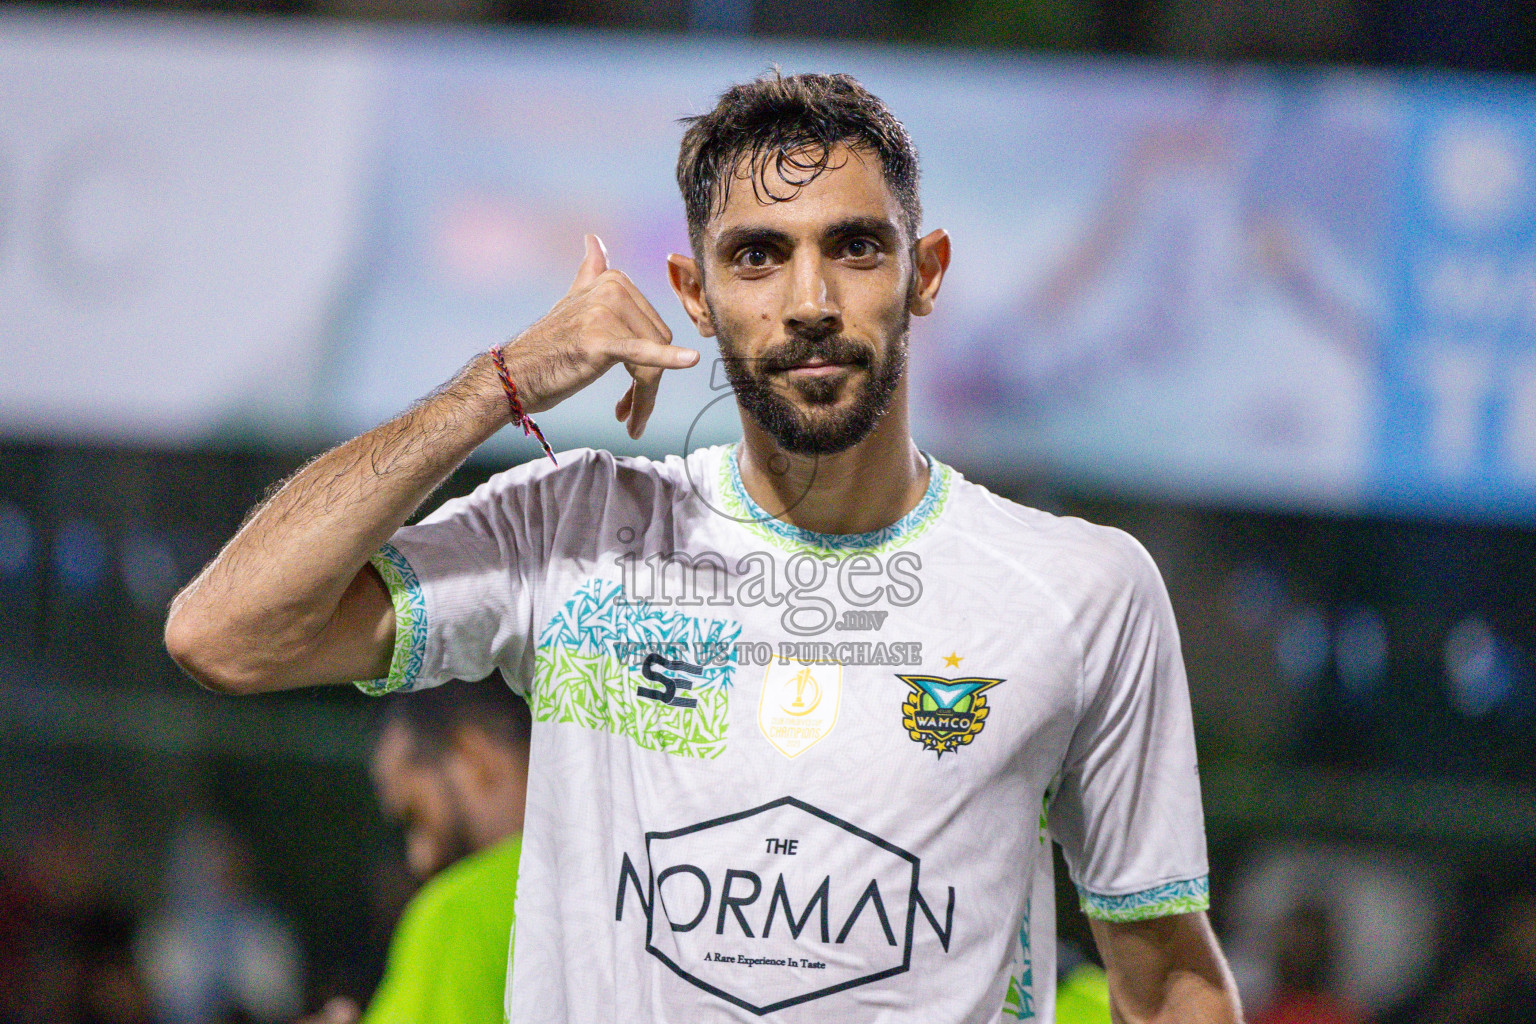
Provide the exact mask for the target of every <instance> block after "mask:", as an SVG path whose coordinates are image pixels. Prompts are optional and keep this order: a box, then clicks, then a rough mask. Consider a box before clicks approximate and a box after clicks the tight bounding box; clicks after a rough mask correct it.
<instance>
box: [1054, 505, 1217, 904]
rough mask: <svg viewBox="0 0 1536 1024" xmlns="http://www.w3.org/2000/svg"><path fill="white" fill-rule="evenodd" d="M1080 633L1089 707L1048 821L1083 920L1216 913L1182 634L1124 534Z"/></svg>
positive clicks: (1116, 535) (1151, 572)
mask: <svg viewBox="0 0 1536 1024" xmlns="http://www.w3.org/2000/svg"><path fill="white" fill-rule="evenodd" d="M1108 569H1109V573H1108V576H1107V577H1106V578H1105V579H1101V580H1099V585H1097V586H1095V587H1094V588H1092V594H1093V596H1092V597H1090V598H1088V599H1086V600H1085V602H1084V606H1083V608H1084V610H1083V612H1082V619H1081V622H1080V626H1081V631H1080V639H1081V642H1082V650H1083V657H1082V670H1083V691H1082V700H1083V707H1082V711H1081V714H1080V717H1079V719H1078V723H1077V727H1076V730H1075V732H1074V733H1073V737H1072V740H1071V743H1070V745H1069V748H1068V753H1067V757H1066V759H1065V761H1064V763H1063V766H1062V770H1061V775H1060V778H1059V780H1058V788H1057V789H1056V793H1055V796H1054V797H1053V798H1052V800H1051V803H1050V809H1049V812H1048V816H1049V819H1050V828H1051V832H1052V834H1053V835H1054V836H1055V837H1056V839H1057V841H1058V842H1059V843H1060V844H1061V847H1062V851H1063V853H1065V855H1066V859H1067V864H1068V866H1069V867H1070V869H1071V873H1072V881H1073V882H1074V883H1075V885H1076V886H1077V890H1078V895H1079V898H1080V901H1081V904H1082V908H1083V911H1084V912H1085V913H1086V914H1087V915H1088V916H1089V917H1093V918H1098V919H1100V920H1105V921H1139V920H1144V919H1147V918H1153V917H1163V916H1166V915H1169V914H1183V913H1189V912H1193V911H1197V910H1204V909H1206V908H1207V907H1208V906H1209V905H1210V896H1209V891H1210V890H1209V882H1208V875H1207V873H1208V868H1207V862H1206V848H1205V816H1204V812H1203V810H1202V808H1201V802H1200V776H1199V772H1198V768H1197V764H1196V758H1195V736H1194V724H1193V722H1192V720H1191V717H1190V704H1189V685H1188V683H1187V681H1186V679H1185V675H1184V659H1183V655H1182V654H1181V652H1180V650H1179V635H1178V629H1177V627H1176V626H1175V625H1174V620H1173V609H1172V607H1171V606H1170V605H1169V602H1168V594H1167V591H1166V590H1165V589H1164V587H1163V581H1162V577H1161V576H1160V575H1159V574H1158V571H1157V567H1156V566H1155V565H1154V564H1153V562H1152V559H1151V557H1150V556H1148V555H1147V553H1146V551H1145V550H1143V549H1142V547H1141V545H1139V544H1138V543H1136V541H1134V540H1132V539H1131V538H1130V537H1129V536H1127V535H1126V534H1123V533H1120V532H1119V531H1113V532H1112V535H1111V543H1110V557H1109V559H1108Z"/></svg>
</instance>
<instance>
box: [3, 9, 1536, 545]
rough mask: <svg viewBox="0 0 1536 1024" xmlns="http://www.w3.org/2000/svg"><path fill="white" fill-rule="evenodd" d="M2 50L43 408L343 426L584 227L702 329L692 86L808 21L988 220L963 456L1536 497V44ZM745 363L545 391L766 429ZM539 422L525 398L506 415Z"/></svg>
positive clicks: (1299, 492)
mask: <svg viewBox="0 0 1536 1024" xmlns="http://www.w3.org/2000/svg"><path fill="white" fill-rule="evenodd" d="M0 54H3V57H0V119H3V124H4V126H5V131H4V135H3V139H4V141H3V143H0V254H3V255H0V303H3V305H4V308H5V310H6V312H7V314H8V315H7V317H6V320H7V323H8V330H7V335H8V337H7V341H6V346H7V348H11V347H13V346H14V347H15V348H16V349H17V350H18V356H19V358H18V359H16V361H15V362H13V363H12V368H11V369H8V371H7V374H6V376H5V382H4V384H3V385H0V428H3V429H4V430H6V431H7V432H9V433H11V434H12V435H14V436H21V437H37V438H102V439H113V440H119V441H123V440H138V441H148V442H158V443H165V442H170V443H176V444H186V443H197V442H205V441H210V440H212V441H215V442H220V443H225V442H237V443H248V442H251V441H255V442H257V443H261V442H263V441H265V442H268V443H274V444H283V443H301V444H305V443H321V442H330V441H335V440H340V439H342V438H344V437H346V436H350V435H352V434H355V433H358V432H361V431H363V430H365V429H367V428H369V427H370V426H373V425H375V424H377V423H378V422H380V421H381V420H383V419H385V418H387V417H388V416H390V415H392V414H393V413H395V412H397V411H398V410H400V409H401V408H403V407H404V406H405V405H407V404H408V403H409V402H411V401H412V400H414V399H415V398H417V397H419V396H420V395H422V394H424V393H426V392H427V391H429V390H430V389H431V388H433V387H434V386H436V385H437V384H439V383H441V382H442V381H443V380H445V379H446V378H447V377H448V376H449V375H451V374H452V372H453V371H454V370H455V369H456V368H457V367H458V366H459V365H461V364H462V363H463V362H464V361H465V360H466V359H468V358H469V357H470V356H472V355H473V354H474V353H475V352H476V351H478V350H481V349H483V348H485V347H486V346H488V345H489V344H491V343H492V342H495V341H499V340H502V339H505V338H507V337H509V336H511V335H514V334H515V333H517V332H518V331H520V330H521V329H522V328H523V327H525V326H527V325H528V324H530V323H532V322H533V321H534V320H535V319H537V318H538V317H539V316H540V315H542V314H543V313H544V312H545V311H546V310H547V309H548V308H549V306H550V305H551V304H552V303H553V302H554V301H555V300H556V299H558V298H559V296H560V295H561V294H563V292H564V290H565V288H566V287H567V285H568V282H569V278H570V276H571V275H572V274H573V273H574V269H575V264H576V262H577V260H578V259H579V255H580V251H581V235H582V233H583V232H584V231H588V230H594V231H597V232H598V233H599V234H601V235H602V236H603V237H604V239H605V240H606V241H607V243H608V247H609V252H610V257H611V260H612V262H613V263H614V265H616V266H618V267H620V268H622V269H625V270H626V271H628V272H629V273H630V274H631V275H632V276H633V277H634V278H635V279H636V281H637V282H638V283H639V285H640V286H641V288H642V289H643V290H644V291H645V292H646V293H647V294H648V295H649V296H650V297H651V298H652V301H653V302H654V304H655V305H656V306H657V308H658V309H659V310H660V311H661V313H662V315H663V316H664V317H665V318H666V319H667V320H668V322H669V323H670V324H671V325H672V328H673V330H674V332H675V333H676V334H677V336H678V337H679V338H680V339H683V340H685V341H689V339H691V338H693V337H695V334H694V331H693V329H692V327H691V326H690V325H689V324H688V323H687V322H686V319H685V318H684V317H683V316H682V314H681V311H680V309H679V307H678V305H677V303H676V300H675V299H674V298H673V297H672V296H671V294H670V289H669V288H668V287H667V285H666V281H665V257H666V254H667V253H668V252H672V251H687V235H686V230H685V226H684V223H683V218H682V211H681V204H680V202H679V200H678V197H677V194H676V188H675V186H674V184H673V179H672V168H673V163H674V161H675V159H676V146H677V139H678V136H679V134H680V132H681V127H680V125H679V124H678V123H677V122H678V118H680V117H682V116H686V115H688V114H690V113H693V112H697V111H700V110H703V109H707V107H708V105H709V104H710V103H711V102H712V100H713V98H714V96H715V95H716V94H717V93H718V92H719V91H720V90H721V89H723V88H724V87H725V86H727V85H728V84H729V83H731V82H733V81H738V80H741V79H743V78H746V77H750V76H752V75H754V74H756V73H758V72H760V71H762V70H763V69H764V67H766V66H767V65H768V64H769V62H770V61H777V62H779V63H781V64H782V65H783V66H784V68H785V70H786V71H795V70H803V69H808V68H837V69H844V70H848V71H850V72H852V73H854V74H855V75H856V76H858V77H860V78H861V79H862V80H864V81H865V82H866V83H867V84H868V85H869V86H870V87H871V88H872V89H873V90H874V91H875V92H876V93H877V94H879V95H882V96H883V97H885V98H886V99H887V101H888V102H890V103H891V105H892V106H893V108H894V109H895V110H896V111H897V112H898V113H899V115H900V116H901V117H902V118H903V119H904V120H905V122H906V123H907V125H908V127H909V128H910V129H911V130H912V133H913V135H914V137H915V138H916V140H917V142H918V144H919V146H920V148H921V151H922V156H923V160H924V171H925V178H926V183H925V184H926V187H925V196H926V198H927V201H928V207H927V210H926V211H925V221H926V223H927V224H928V225H930V226H944V227H946V228H948V229H949V230H950V232H951V233H952V235H953V236H954V239H955V253H956V255H955V262H954V267H953V271H952V274H951V276H950V278H949V279H948V282H947V284H946V289H945V296H944V301H943V302H942V303H941V304H940V306H939V310H938V312H937V313H936V314H935V316H934V317H933V319H932V321H930V322H922V321H919V322H918V324H917V325H916V326H915V329H914V335H915V338H914V360H913V367H914V381H915V385H916V397H917V400H916V413H917V417H916V418H917V424H916V428H917V435H918V437H919V439H920V440H921V442H922V443H923V444H924V445H925V446H926V447H928V448H929V449H930V450H932V451H934V452H935V453H936V454H938V455H940V456H941V457H943V458H946V459H948V460H950V461H953V462H956V463H957V464H959V465H961V466H962V467H974V466H981V465H985V466H988V467H991V468H992V469H994V470H999V471H1011V472H1039V471H1044V472H1048V473H1050V474H1051V475H1052V476H1053V477H1054V478H1057V479H1063V480H1077V481H1081V482H1083V483H1086V484H1089V485H1092V486H1104V485H1109V486H1112V487H1114V488H1117V489H1120V490H1126V491H1130V492H1142V493H1148V494H1151V495H1154V496H1162V497H1171V498H1179V499H1183V500H1210V501H1217V502H1222V503H1237V504H1243V505H1254V506H1270V507H1290V508H1298V509H1308V508H1310V509H1322V510H1345V511H1388V512H1399V511H1401V512H1410V513H1432V514H1435V513H1459V514H1472V515H1488V516H1493V517H1499V518H1514V519H1524V520H1529V519H1531V518H1532V517H1533V516H1536V345H1533V342H1536V257H1533V249H1532V246H1533V241H1532V231H1533V223H1536V220H1533V218H1536V187H1533V183H1532V177H1531V176H1532V172H1533V169H1536V112H1533V111H1536V103H1533V100H1536V88H1533V87H1532V86H1531V84H1530V83H1528V82H1524V81H1519V82H1511V81H1485V80H1482V79H1475V78H1471V77H1451V76H1445V77H1435V78H1429V77H1405V76H1401V75H1389V74H1384V73H1365V72H1342V71H1312V72H1279V71H1262V70H1256V69H1238V70H1220V69H1215V70H1213V69H1202V70H1195V69H1193V68H1192V67H1185V66H1180V65H1171V64H1170V65H1164V64H1151V63H1136V64H1130V63H1120V62H1111V61H1106V60H1096V59H1095V60H1072V61H1067V60H1054V59H1050V60H1048V59H1040V58H1035V59H1024V58H1003V57H1000V56H986V55H974V54H973V55H963V54H958V53H953V54H941V53H939V52H937V51H917V50H913V51H902V50H893V49H890V48H885V49H879V50H876V49H864V48H854V47H848V46H841V47H839V46H832V45H827V44H820V45H811V44H801V45H793V46H784V45H778V46H772V47H770V46H767V45H765V44H763V43H761V42H753V41H735V42H727V41H708V40H699V39H677V38H673V39H664V38H658V37H650V38H648V37H639V36H622V35H592V34H585V35H577V34H574V33H553V32H518V31H511V32H497V33H485V32H475V31H468V30H442V29H439V30H404V29H395V30H390V29H382V28H374V29H370V30H366V31H365V30H360V29H353V30H347V31H344V30H340V29H336V28H320V27H315V26H303V25H300V24H296V23H289V24H287V25H285V26H283V27H281V28H267V27H257V26H254V25H244V26H240V27H238V28H230V27H224V28H214V27H204V28H202V29H200V30H195V31H188V30H187V29H186V28H185V27H184V26H181V25H172V24H169V23H165V24H157V23H154V22H121V21H114V20H109V19H89V20H86V19H63V20H51V19H44V18H42V17H40V16H28V17H9V18H5V19H3V20H0ZM61 67H68V68H70V69H71V73H70V74H59V73H58V70H59V69H60V68H61ZM689 343H692V342H691V341H690V342H689ZM712 351H713V350H712V348H707V349H706V353H707V355H708V354H712ZM709 362H712V360H708V359H707V360H706V366H704V367H701V368H699V369H697V370H694V371H692V372H679V373H673V374H671V375H669V377H668V379H667V382H666V384H665V385H664V390H663V396H662V400H661V403H660V405H659V407H658V411H657V414H656V416H655V418H654V419H653V421H652V425H651V429H650V431H649V433H648V434H647V436H646V438H644V439H643V440H642V441H641V442H638V443H633V442H630V441H629V440H628V439H627V438H626V437H625V436H624V434H623V431H622V430H621V429H619V427H618V425H617V424H615V423H614V422H613V419H612V415H611V409H612V405H613V402H614V401H615V400H616V399H617V397H618V392H619V391H620V389H621V387H620V382H618V381H605V382H602V383H600V384H598V385H597V386H595V387H594V388H592V389H591V390H589V391H588V392H585V393H583V394H582V395H580V396H578V397H577V398H576V399H574V400H572V401H570V402H568V403H566V404H565V405H563V406H561V407H560V408H559V409H557V410H555V411H553V412H551V413H550V414H548V416H547V422H546V424H545V426H546V429H547V430H548V432H549V433H550V436H551V437H552V438H554V439H555V441H556V443H557V446H574V445H580V444H591V445H601V446H604V447H611V448H614V449H616V450H619V451H628V452H641V453H645V454H651V455H659V454H666V453H673V452H682V451H684V450H686V448H688V447H690V446H691V445H697V444H701V443H715V442H718V441H722V440H726V439H728V438H730V437H731V436H733V435H734V434H735V432H736V430H737V429H738V428H737V425H736V423H735V418H734V417H735V414H734V411H733V410H732V409H731V403H729V402H722V403H714V399H717V398H719V397H722V396H723V395H724V394H725V392H724V391H723V389H722V388H723V375H722V374H720V373H719V371H718V367H710V366H709V365H708V363H709ZM107 366H110V368H111V369H110V372H101V371H102V370H104V369H105V368H106V367H107ZM93 367H95V369H92V368H93ZM532 450H533V449H532V448H531V447H530V446H529V445H528V444H527V443H526V442H525V441H524V440H523V439H522V438H520V437H515V436H514V435H513V433H512V432H508V433H507V434H506V435H504V436H503V437H502V438H500V439H499V440H498V441H497V442H496V443H495V444H493V445H492V446H491V449H490V455H491V456H492V457H495V458H514V457H523V456H526V455H529V454H531V453H532ZM999 468H1000V469H999Z"/></svg>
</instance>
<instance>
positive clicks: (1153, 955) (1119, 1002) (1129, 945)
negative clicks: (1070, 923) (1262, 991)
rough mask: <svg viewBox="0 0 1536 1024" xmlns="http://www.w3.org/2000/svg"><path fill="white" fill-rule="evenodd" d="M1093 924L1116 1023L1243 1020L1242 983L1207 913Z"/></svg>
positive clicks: (1200, 1023)
mask: <svg viewBox="0 0 1536 1024" xmlns="http://www.w3.org/2000/svg"><path fill="white" fill-rule="evenodd" d="M1089 926H1090V927H1091V928H1092V930H1093V938H1094V941H1095V943H1096V944H1097V945H1098V947H1099V952H1100V954H1101V955H1102V956H1103V957H1104V969H1105V972H1106V974H1107V975H1108V980H1109V993H1110V1011H1111V1016H1112V1017H1113V1019H1114V1021H1115V1024H1241V1021H1242V1005H1241V1003H1240V1001H1239V999H1238V994H1237V985H1236V983H1235V982H1234V981H1233V979H1232V972H1231V970H1230V969H1229V968H1228V967H1227V961H1226V957H1224V956H1223V955H1222V953H1221V947H1220V945H1219V944H1218V943H1217V941H1216V935H1215V933H1214V932H1213V931H1212V930H1211V925H1210V922H1209V921H1208V920H1207V919H1206V915H1205V914H1204V913H1192V914H1175V915H1172V916H1169V917H1160V918H1153V919H1151V920H1147V921H1134V922H1128V923H1124V924H1118V923H1110V922H1106V921H1097V920H1090V921H1089Z"/></svg>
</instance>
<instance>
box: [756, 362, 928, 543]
mask: <svg viewBox="0 0 1536 1024" xmlns="http://www.w3.org/2000/svg"><path fill="white" fill-rule="evenodd" d="M742 433H743V437H742V444H741V448H740V449H739V451H738V457H737V458H738V462H739V464H740V466H741V482H742V484H743V485H744V486H745V487H746V489H747V493H748V494H749V495H751V497H752V500H753V501H755V502H757V503H758V505H760V506H762V508H763V509H765V510H766V511H768V512H769V513H771V514H773V515H774V516H776V517H777V518H779V519H781V520H783V521H784V522H786V523H789V524H790V525H792V526H798V527H800V528H801V529H803V530H810V531H812V532H813V533H834V534H850V533H868V532H870V531H872V530H879V529H883V528H884V527H887V526H890V525H891V524H892V523H894V522H896V520H898V519H900V518H901V517H902V516H904V515H906V514H907V513H908V512H910V511H912V509H913V508H915V507H917V503H918V502H919V501H921V500H922V497H923V492H924V491H926V490H927V489H928V462H927V460H926V459H924V458H923V455H922V453H921V452H919V451H918V450H917V446H916V445H914V444H913V443H912V433H911V430H910V429H909V428H908V425H907V390H906V387H905V384H903V386H901V387H900V388H899V389H898V391H897V393H896V394H895V395H893V396H892V399H891V405H890V408H889V409H887V410H886V413H885V415H884V416H882V417H880V421H879V422H878V423H877V424H875V428H874V429H873V430H871V431H870V432H869V435H868V436H867V437H865V438H864V440H862V441H860V442H859V443H858V444H856V445H854V446H853V447H852V448H849V449H848V450H847V451H843V452H839V453H837V454H836V455H822V456H807V455H795V454H792V453H789V452H786V451H784V450H783V449H782V448H780V447H779V445H778V443H777V442H776V441H774V439H773V438H772V437H771V436H770V435H769V434H767V433H766V432H765V431H764V430H763V429H762V428H761V427H759V426H758V425H757V424H756V423H755V422H753V421H752V419H751V417H749V416H747V415H745V414H743V415H742Z"/></svg>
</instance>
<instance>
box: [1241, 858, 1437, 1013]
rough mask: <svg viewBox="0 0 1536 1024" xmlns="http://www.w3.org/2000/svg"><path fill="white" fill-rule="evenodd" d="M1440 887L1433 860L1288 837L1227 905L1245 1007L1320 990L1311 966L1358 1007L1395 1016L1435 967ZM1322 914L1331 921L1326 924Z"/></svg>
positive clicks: (1252, 869) (1251, 870)
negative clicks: (1310, 976) (1300, 989)
mask: <svg viewBox="0 0 1536 1024" xmlns="http://www.w3.org/2000/svg"><path fill="white" fill-rule="evenodd" d="M1434 884H1435V874H1434V872H1433V871H1432V870H1431V868H1430V867H1429V866H1428V865H1426V864H1424V863H1422V862H1420V861H1419V860H1417V859H1416V858H1413V857H1409V856H1408V855H1406V854H1402V853H1399V852H1396V851H1392V850H1388V849H1382V848H1371V847H1363V846H1345V845H1339V844H1324V843H1286V844H1283V845H1277V846H1274V847H1270V848H1268V849H1264V850H1262V851H1260V852H1259V853H1258V854H1257V855H1256V856H1255V857H1254V858H1253V859H1252V860H1251V861H1250V864H1249V866H1248V867H1247V869H1246V870H1244V871H1243V872H1241V873H1240V875H1239V877H1238V879H1237V882H1236V884H1235V885H1234V886H1233V887H1232V897H1231V900H1230V903H1229V904H1228V905H1227V916H1228V921H1229V922H1230V928H1229V932H1230V935H1229V937H1228V942H1229V948H1230V949H1231V950H1232V953H1231V960H1232V971H1233V973H1234V974H1235V975H1236V976H1237V981H1238V988H1239V990H1240V991H1241V992H1242V995H1243V1004H1244V1005H1245V1006H1249V1007H1266V1006H1269V1005H1270V1004H1271V1003H1283V1002H1284V1001H1285V999H1286V994H1287V989H1288V988H1296V987H1297V986H1298V983H1299V984H1301V985H1303V986H1305V985H1311V986H1313V988H1318V987H1320V986H1319V983H1318V982H1317V981H1316V980H1315V977H1314V980H1313V981H1310V982H1309V981H1307V972H1308V971H1309V970H1310V971H1312V972H1315V974H1320V976H1321V977H1322V978H1323V979H1325V980H1324V981H1323V982H1322V984H1325V985H1326V988H1327V991H1329V992H1330V993H1331V994H1332V995H1333V996H1335V997H1337V998H1338V999H1339V1000H1340V1001H1341V1002H1342V1003H1343V1004H1344V1005H1346V1006H1350V1007H1354V1008H1356V1010H1355V1012H1356V1013H1358V1014H1361V1015H1362V1016H1365V1017H1375V1016H1382V1015H1385V1014H1387V1013H1388V1012H1389V1011H1391V1010H1393V1009H1394V1008H1395V1007H1397V1006H1399V1005H1400V1004H1402V1003H1403V1001H1404V1000H1405V999H1406V998H1407V997H1408V996H1409V995H1410V994H1411V993H1412V992H1413V991H1415V990H1416V989H1417V988H1418V986H1419V985H1421V984H1422V982H1423V980H1424V977H1425V975H1426V974H1427V973H1428V971H1429V969H1430V967H1431V966H1432V959H1433V956H1434V935H1435V928H1436V924H1437V904H1436V899H1435V889H1434ZM1309 908H1311V909H1309ZM1319 913H1320V914H1321V915H1322V920H1323V921H1324V922H1326V925H1321V924H1319V923H1318V921H1317V918H1316V916H1315V915H1317V914H1319ZM1319 929H1321V931H1320V930H1319ZM1276 1019H1278V1020H1284V1021H1293V1020H1305V1019H1308V1018H1305V1017H1301V1018H1296V1017H1279V1018H1276ZM1320 1019H1321V1020H1330V1021H1331V1020H1334V1019H1339V1018H1333V1017H1323V1018H1320ZM1342 1019H1344V1020H1351V1019H1360V1018H1351V1017H1347V1016H1346V1017H1344V1018H1342Z"/></svg>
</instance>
